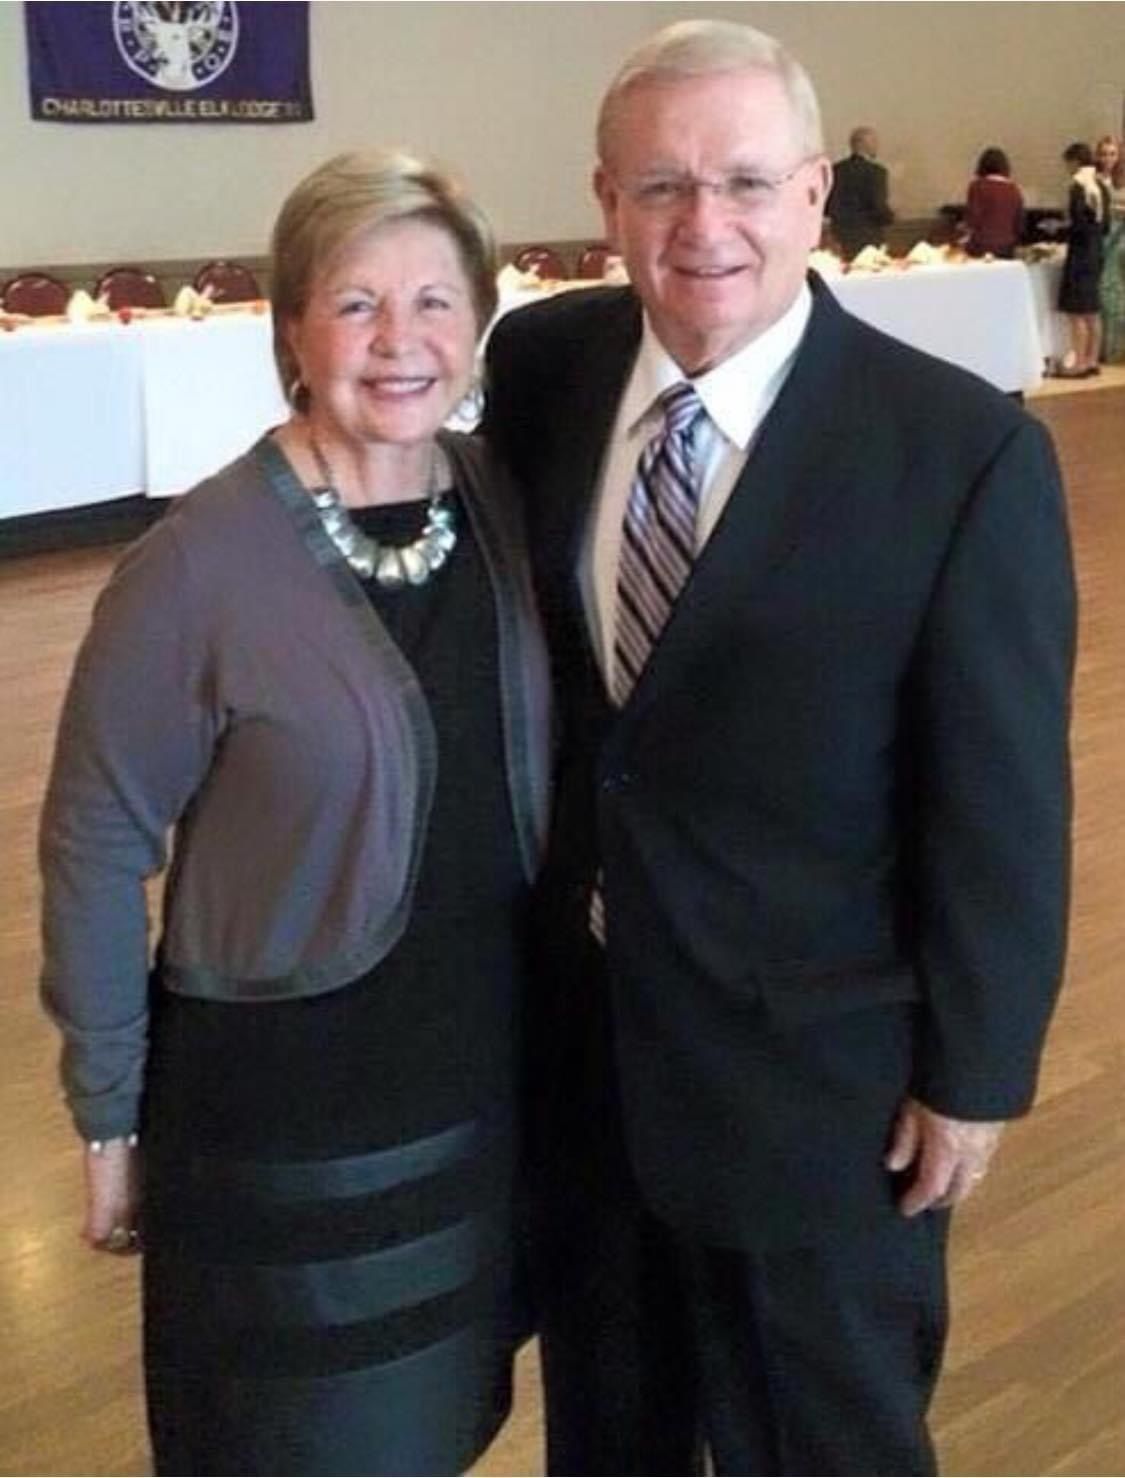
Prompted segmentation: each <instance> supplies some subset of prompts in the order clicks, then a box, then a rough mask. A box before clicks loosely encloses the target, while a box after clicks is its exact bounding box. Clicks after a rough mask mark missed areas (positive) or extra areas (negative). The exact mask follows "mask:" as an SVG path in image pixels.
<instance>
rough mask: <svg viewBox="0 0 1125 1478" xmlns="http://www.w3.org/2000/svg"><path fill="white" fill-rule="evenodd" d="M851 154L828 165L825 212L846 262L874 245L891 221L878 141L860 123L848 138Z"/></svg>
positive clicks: (885, 177) (872, 130) (875, 135)
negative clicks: (829, 170) (829, 173)
mask: <svg viewBox="0 0 1125 1478" xmlns="http://www.w3.org/2000/svg"><path fill="white" fill-rule="evenodd" d="M848 147H849V148H850V149H851V153H850V154H849V155H848V157H847V158H846V159H838V160H837V161H836V163H835V164H834V165H833V166H832V189H831V191H830V193H829V196H828V204H827V206H826V207H825V212H826V214H827V216H828V219H829V220H830V221H831V222H832V232H833V235H834V236H835V237H836V240H837V241H838V242H839V244H840V248H841V250H842V251H843V253H844V255H845V256H846V257H847V258H848V260H849V261H850V260H851V258H852V257H854V256H855V254H856V252H858V251H862V250H863V248H864V247H865V246H868V245H875V246H878V245H879V244H880V243H881V242H882V240H883V232H884V230H885V228H886V227H887V226H889V225H890V224H891V222H892V221H893V220H894V218H895V213H894V211H893V210H892V209H891V208H890V206H889V205H888V204H887V171H886V170H885V169H884V168H883V166H882V165H881V164H879V163H877V159H878V154H879V138H878V135H877V134H876V132H875V130H874V129H873V128H870V127H868V126H867V125H866V124H864V125H863V126H862V127H860V128H853V129H852V132H851V136H850V137H849V139H848Z"/></svg>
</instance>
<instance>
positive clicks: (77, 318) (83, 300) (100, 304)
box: [66, 287, 109, 323]
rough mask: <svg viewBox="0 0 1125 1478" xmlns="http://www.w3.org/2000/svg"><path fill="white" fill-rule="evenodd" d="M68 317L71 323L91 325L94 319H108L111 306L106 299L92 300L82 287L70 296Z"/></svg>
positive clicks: (67, 309) (67, 310)
mask: <svg viewBox="0 0 1125 1478" xmlns="http://www.w3.org/2000/svg"><path fill="white" fill-rule="evenodd" d="M66 316H67V319H68V320H69V321H70V322H71V323H89V322H90V320H91V319H92V318H108V317H109V304H108V303H107V302H106V300H105V299H104V298H97V299H94V298H92V297H91V296H90V294H89V293H88V292H87V291H86V289H85V288H84V287H80V288H78V289H76V291H74V292H72V293H71V295H70V299H69V301H68V302H67V305H66Z"/></svg>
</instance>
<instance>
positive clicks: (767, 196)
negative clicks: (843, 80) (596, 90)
mask: <svg viewBox="0 0 1125 1478" xmlns="http://www.w3.org/2000/svg"><path fill="white" fill-rule="evenodd" d="M605 155H606V157H605V158H604V159H603V161H602V163H601V164H600V165H599V166H598V169H597V171H596V173H595V176H594V188H595V190H596V191H597V195H598V199H599V200H600V202H601V206H602V210H603V212H604V215H605V222H606V232H607V235H608V236H609V237H610V239H611V241H612V242H613V243H614V245H615V247H616V249H617V250H618V251H619V252H620V253H621V255H622V256H623V257H624V259H625V265H626V267H627V269H628V272H629V276H630V278H631V280H632V283H633V286H634V287H635V289H636V291H637V293H638V294H639V295H640V298H641V300H642V302H643V303H644V305H645V308H646V309H647V311H648V315H649V317H650V319H651V320H652V324H653V327H654V329H655V330H656V333H657V336H658V337H659V339H660V341H661V343H662V344H663V345H664V347H665V348H666V349H667V350H668V352H669V353H670V354H671V355H672V356H673V358H675V359H676V361H677V362H678V363H679V364H680V366H681V368H683V369H684V370H686V371H687V372H688V373H689V374H698V373H700V372H702V371H703V370H706V369H710V368H711V367H712V366H714V365H715V364H718V363H719V362H720V361H721V360H723V359H727V358H729V357H730V356H731V355H732V354H735V353H737V351H738V350H739V349H741V348H743V347H744V346H745V345H746V344H748V343H750V341H751V340H752V339H755V338H757V337H758V335H759V334H761V333H762V332H763V331H764V330H765V329H767V328H769V327H770V325H771V324H773V323H776V322H777V320H778V319H779V318H780V317H781V316H782V314H783V313H784V312H785V311H786V309H787V308H789V307H790V305H791V304H792V303H793V301H794V300H795V298H796V296H797V293H798V291H799V290H800V286H801V283H802V282H803V280H804V276H805V271H806V266H807V259H808V254H809V252H810V251H811V250H812V249H813V248H814V247H815V246H816V245H817V242H818V241H819V239H820V228H821V220H822V217H823V213H824V200H825V195H826V193H827V190H828V185H829V183H830V180H831V171H830V167H829V165H828V162H827V160H826V159H825V158H824V157H823V156H822V155H817V156H815V157H812V158H806V157H805V155H804V146H803V142H802V139H801V137H800V133H799V129H798V126H797V123H796V120H795V119H794V117H793V114H792V110H791V108H790V104H789V101H788V98H787V97H786V95H785V89H784V87H783V86H782V83H781V81H780V80H779V78H777V77H776V76H774V75H773V74H772V73H770V72H765V71H762V70H760V69H757V68H755V69H746V70H742V71H738V72H724V73H719V74H717V75H714V76H704V77H684V78H677V79H674V80H668V81H665V80H659V81H656V80H654V81H646V82H642V83H639V84H637V85H636V86H634V87H633V88H631V89H630V90H629V91H627V92H626V93H625V94H624V96H623V97H622V98H620V99H619V100H618V103H617V106H616V108H615V110H614V112H613V115H612V117H611V120H610V125H609V131H608V136H607V139H606V142H605ZM701 180H702V181H707V182H709V183H710V184H716V183H719V184H726V185H727V186H728V187H733V189H730V188H728V190H727V191H726V193H724V192H722V191H720V190H716V189H706V188H704V189H700V188H692V187H691V182H692V181H695V182H698V181H701ZM758 187H760V188H758Z"/></svg>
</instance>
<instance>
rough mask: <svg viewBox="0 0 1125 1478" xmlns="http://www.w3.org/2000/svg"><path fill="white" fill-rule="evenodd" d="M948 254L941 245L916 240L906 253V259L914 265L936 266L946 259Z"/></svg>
mask: <svg viewBox="0 0 1125 1478" xmlns="http://www.w3.org/2000/svg"><path fill="white" fill-rule="evenodd" d="M947 258H948V254H947V252H946V250H945V248H944V247H943V246H931V244H930V243H929V242H928V241H917V242H915V243H914V245H913V246H912V247H911V248H910V250H909V251H908V252H907V253H906V260H907V261H908V262H910V263H911V265H912V266H915V267H937V266H940V265H941V263H942V262H944V261H946V260H947Z"/></svg>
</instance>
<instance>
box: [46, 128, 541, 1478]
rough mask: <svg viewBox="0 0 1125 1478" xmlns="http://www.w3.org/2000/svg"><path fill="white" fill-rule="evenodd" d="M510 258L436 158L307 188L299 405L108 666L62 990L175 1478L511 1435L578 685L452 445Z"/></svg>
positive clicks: (191, 542)
mask: <svg viewBox="0 0 1125 1478" xmlns="http://www.w3.org/2000/svg"><path fill="white" fill-rule="evenodd" d="M495 270H496V261H495V252H494V248H493V243H492V236H491V232H490V230H489V228H488V226H487V223H486V222H485V221H484V219H483V217H482V216H481V215H480V213H479V211H478V210H477V209H476V207H475V206H474V205H473V204H472V202H471V201H469V200H468V199H467V198H466V197H465V196H464V195H463V194H462V193H461V192H460V191H459V190H458V188H457V187H456V186H455V185H454V184H453V183H452V182H451V181H450V180H449V179H447V178H446V177H445V176H444V175H442V174H441V173H440V172H438V171H437V170H435V169H433V168H431V167H429V166H427V165H425V164H423V163H420V162H418V161H416V160H414V159H412V158H410V157H408V156H406V155H403V154H398V153H385V154H373V155H369V156H368V155H342V156H340V157H338V158H336V159H333V160H330V161H329V162H328V163H327V164H325V165H323V166H322V167H321V168H319V169H317V170H315V171H314V172H313V173H312V174H310V175H309V176H308V177H307V178H306V179H304V180H303V181H302V182H301V183H300V184H299V185H298V186H297V187H296V189H295V190H294V191H293V193H292V194H291V195H290V197H289V198H288V200H287V201H286V202H285V205H284V206H283V208H282V211H281V214H280V216H279V218H278V221H277V225H276V228H275V231H274V238H273V264H272V302H273V313H274V337H275V353H276V358H277V363H278V369H279V372H280V375H281V378H282V383H283V384H284V385H286V386H287V387H288V390H289V395H290V401H291V404H292V406H293V413H292V416H291V418H290V419H289V420H288V421H287V422H286V423H285V424H284V425H282V426H279V427H278V428H277V429H276V430H274V431H272V432H271V433H269V434H267V435H266V436H264V437H263V438H262V440H261V441H259V442H258V444H257V445H256V446H254V447H252V448H251V449H250V450H249V451H248V452H247V453H246V454H245V455H244V456H241V457H239V458H238V459H237V460H236V461H235V462H233V463H232V464H231V465H230V466H228V467H226V468H224V469H223V470H222V471H220V472H218V473H217V474H216V475H215V476H214V477H212V478H210V479H208V480H207V481H206V482H204V483H202V484H201V485H200V486H199V487H197V488H196V489H195V490H194V491H192V492H190V493H189V494H187V495H186V496H185V497H184V498H182V499H181V500H180V501H179V502H178V503H177V504H176V506H175V507H174V508H173V509H172V510H171V512H170V513H169V514H168V515H167V516H166V517H165V518H164V519H163V520H162V521H161V522H160V523H159V524H158V525H157V526H156V527H155V528H154V529H153V530H152V531H151V532H150V533H149V534H148V535H147V536H146V537H145V538H144V539H143V540H142V541H141V542H140V543H139V544H137V545H136V546H135V547H134V548H133V549H132V550H130V551H129V553H128V554H127V555H126V557H125V559H124V560H123V562H122V563H121V565H120V566H119V568H118V569H117V571H116V573H115V574H114V576H113V578H112V579H111V581H110V583H109V585H108V586H107V588H106V589H105V591H104V592H103V594H102V596H101V598H100V599H99V601H98V603H97V608H96V610H95V613H94V617H93V623H92V626H91V629H90V631H89V634H88V635H87V637H86V639H85V641H84V643H83V645H82V648H81V651H80V653H79V655H78V659H77V664H76V667H75V671H74V675H73V679H72V682H71V685H70V690H69V693H68V695H67V699H66V703H65V708H64V712H63V715H62V720H61V724H60V728H59V734H58V740H57V748H56V753H55V759H54V766H53V771H52V775H51V780H50V786H49V792H48V795H47V800H46V806H45V810H44V813H43V819H42V832H41V851H42V863H43V877H44V889H45V893H44V951H45V963H44V972H43V995H44V1000H45V1002H46V1005H47V1008H48V1010H49V1011H50V1013H51V1015H52V1016H53V1017H54V1019H55V1021H56V1022H57V1023H58V1025H59V1026H60V1027H61V1029H62V1033H63V1038H64V1043H65V1048H64V1054H63V1079H64V1084H65V1088H66V1094H67V1098H68V1100H69V1105H70V1109H71V1111H72V1114H73V1117H74V1121H75V1124H76V1126H77V1129H78V1132H79V1134H80V1135H81V1136H82V1138H83V1139H84V1140H85V1141H86V1146H85V1151H84V1160H85V1170H86V1178H87V1204H86V1224H85V1235H86V1238H87V1240H88V1242H89V1243H90V1245H91V1246H92V1247H94V1248H98V1249H102V1250H105V1251H108V1252H123V1251H129V1250H136V1249H137V1248H139V1249H140V1250H141V1251H142V1252H143V1255H144V1258H143V1298H144V1323H145V1340H144V1353H145V1369H146V1377H147V1394H148V1411H149V1423H150V1429H151V1434H152V1439H153V1448H154V1455H155V1462H156V1471H157V1472H159V1473H175V1474H180V1473H258V1474H275V1473H301V1474H330V1473H383V1474H387V1473H430V1474H432V1473H458V1472H461V1471H462V1470H463V1469H464V1468H466V1467H467V1466H468V1465H469V1464H470V1463H471V1462H472V1461H473V1460H474V1459H475V1458H476V1456H477V1455H478V1454H479V1453H480V1452H481V1451H482V1450H483V1448H484V1447H485V1446H486V1445H487V1443H488V1442H489V1441H490V1440H491V1438H492V1436H493V1435H494V1433H495V1432H496V1430H497V1428H498V1427H499V1425H500V1423H501V1422H502V1421H503V1419H504V1417H505V1415H506V1413H507V1410H508V1406H509V1401H510V1384H511V1362H512V1351H513V1346H514V1344H515V1342H516V1340H517V1338H518V1337H519V1334H520V1333H521V1331H522V1328H523V1326H524V1323H525V1320H524V1315H523V1313H522V1312H521V1310H520V1307H519V1301H518V1298H517V1291H516V1282H517V1280H516V1263H517V1259H516V1256H515V1238H514V1231H513V1205H514V1202H513V1182H514V1166H515V1159H516V1149H517V1138H518V1118H517V1111H516V1104H517V1097H518V1094H517V1079H518V1074H519V1059H520V1036H519V1023H520V1014H521V995H522V990H523V981H524V933H525V920H524V910H525V906H526V902H527V899H528V895H529V885H530V883H531V879H532V877H533V875H534V873H535V871H536V868H537V865H538V859H539V856H540V850H541V844H542V841H543V837H544V833H545V826H546V811H547V792H546V771H547V765H548V756H547V732H548V726H549V713H548V703H547V679H546V663H545V652H544V650H543V647H542V641H541V636H540V632H539V627H538V623H537V617H536V615H535V612H534V609H533V603H532V596H531V590H530V581H529V577H528V573H527V570H526V566H525V559H524V554H523V549H522V542H521V534H520V516H519V507H518V503H517V500H516V498H515V493H514V489H513V488H512V486H511V485H510V483H509V482H508V481H507V479H506V477H505V476H504V475H503V474H502V473H501V471H500V469H499V468H498V466H497V465H496V464H495V462H494V461H493V460H492V459H491V457H490V456H489V455H488V453H487V452H486V450H485V449H484V447H483V445H482V444H481V443H480V442H478V441H476V440H472V439H469V438H467V437H463V436H454V435H450V434H448V433H445V432H443V431H442V430H441V427H442V425H443V422H444V421H445V420H446V418H447V417H448V415H449V413H450V412H451V410H452V409H453V408H454V407H455V406H456V405H457V404H458V402H459V401H460V400H461V398H462V396H463V395H464V393H465V391H466V388H467V387H468V385H469V381H470V377H471V375H472V373H473V367H474V355H475V348H476V342H477V338H478V335H479V334H480V333H481V331H482V330H483V329H484V327H485V325H486V324H487V323H488V321H489V318H490V316H491V314H492V311H493V308H494V306H495V293H496V289H495ZM169 828H171V829H172V830H173V832H174V838H173V844H172V861H171V866H170V868H169V870H168V872H167V881H166V887H165V897H164V910H163V935H162V938H161V942H160V946H159V950H158V953H157V960H156V965H155V969H154V970H153V971H152V975H151V981H150V978H149V971H148V964H147V960H148V952H147V947H146V932H147V919H146V917H145V899H144V883H145V879H146V878H148V877H150V876H152V875H153V874H155V873H157V872H159V871H160V870H161V869H162V868H163V866H164V863H165V835H166V832H167V830H168V829H169ZM139 1186H140V1187H141V1189H139V1188H138V1187H139Z"/></svg>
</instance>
